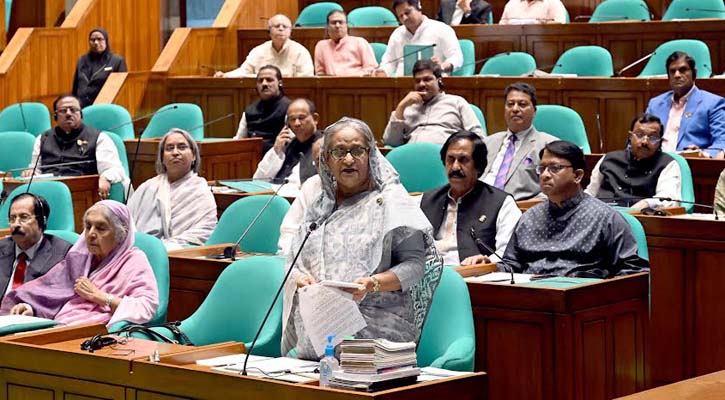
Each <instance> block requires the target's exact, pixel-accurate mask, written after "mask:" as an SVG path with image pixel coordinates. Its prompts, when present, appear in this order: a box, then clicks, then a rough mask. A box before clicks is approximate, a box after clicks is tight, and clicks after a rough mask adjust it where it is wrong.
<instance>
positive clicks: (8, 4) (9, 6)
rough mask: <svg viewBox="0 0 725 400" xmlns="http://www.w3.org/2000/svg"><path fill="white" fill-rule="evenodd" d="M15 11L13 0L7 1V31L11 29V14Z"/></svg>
mask: <svg viewBox="0 0 725 400" xmlns="http://www.w3.org/2000/svg"><path fill="white" fill-rule="evenodd" d="M12 9H13V0H5V31H6V32H7V30H8V29H10V13H11V11H12Z"/></svg>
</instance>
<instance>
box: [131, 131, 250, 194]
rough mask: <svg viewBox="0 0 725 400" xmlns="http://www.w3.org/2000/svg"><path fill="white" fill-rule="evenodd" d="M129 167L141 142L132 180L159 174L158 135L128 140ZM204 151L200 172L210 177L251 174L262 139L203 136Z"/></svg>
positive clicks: (200, 143) (215, 178)
mask: <svg viewBox="0 0 725 400" xmlns="http://www.w3.org/2000/svg"><path fill="white" fill-rule="evenodd" d="M124 143H125V145H126V155H127V157H128V165H129V168H130V167H131V165H132V164H133V162H134V161H133V160H134V159H135V157H134V155H135V153H136V145H137V143H139V145H138V159H137V160H138V161H137V162H136V166H135V168H134V172H133V177H132V179H131V181H132V182H133V185H134V187H138V186H139V185H140V184H142V183H143V182H145V181H146V180H147V179H149V178H153V177H154V176H156V157H157V154H158V147H159V140H158V139H141V141H140V142H138V140H137V139H134V140H125V141H124ZM197 143H198V145H199V152H200V153H201V171H200V173H199V175H200V176H203V177H204V178H206V179H207V180H218V179H242V178H251V177H252V175H253V174H254V171H255V170H256V169H257V163H259V161H260V160H261V159H262V139H260V138H249V139H241V140H234V139H226V140H212V141H208V140H203V141H201V142H197Z"/></svg>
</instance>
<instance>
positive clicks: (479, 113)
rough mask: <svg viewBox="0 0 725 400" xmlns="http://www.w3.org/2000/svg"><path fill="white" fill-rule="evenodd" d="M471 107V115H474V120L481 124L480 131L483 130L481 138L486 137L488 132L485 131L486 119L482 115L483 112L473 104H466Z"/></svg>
mask: <svg viewBox="0 0 725 400" xmlns="http://www.w3.org/2000/svg"><path fill="white" fill-rule="evenodd" d="M468 104H470V105H471V108H472V109H473V113H474V114H476V118H477V119H478V122H479V123H480V124H481V129H483V136H488V130H486V117H485V116H484V115H483V111H482V110H481V109H480V108H479V107H478V106H477V105H475V104H473V103H468Z"/></svg>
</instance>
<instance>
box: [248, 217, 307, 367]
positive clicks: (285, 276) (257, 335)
mask: <svg viewBox="0 0 725 400" xmlns="http://www.w3.org/2000/svg"><path fill="white" fill-rule="evenodd" d="M317 227H318V224H317V222H312V223H311V224H310V226H309V228H307V233H306V234H305V237H304V238H303V239H302V244H300V247H299V249H297V254H295V258H294V259H292V264H290V266H289V269H288V270H287V273H286V274H285V275H284V278H283V279H282V283H280V285H279V289H277V294H275V295H274V299H273V300H272V304H270V306H269V309H268V310H267V314H266V315H265V316H264V319H263V320H262V323H261V324H260V325H259V330H257V334H256V335H254V340H252V345H251V346H249V349H246V353H247V355H246V357H244V366H243V367H242V375H245V376H246V375H247V361H249V355H250V354H252V350H253V349H254V345H256V344H257V339H259V335H260V334H261V333H262V329H263V328H264V324H265V323H267V318H269V314H271V313H272V309H273V308H274V304H275V303H276V302H277V299H278V298H279V294H280V293H282V289H284V284H285V283H286V282H287V279H288V278H289V276H290V274H291V273H292V268H293V267H294V266H295V263H296V262H297V259H298V258H299V256H300V253H302V249H303V248H304V247H305V243H307V238H309V237H310V234H311V233H312V232H314V230H315V229H317ZM283 323H284V322H283Z"/></svg>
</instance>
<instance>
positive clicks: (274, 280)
mask: <svg viewBox="0 0 725 400" xmlns="http://www.w3.org/2000/svg"><path fill="white" fill-rule="evenodd" d="M283 277H284V260H283V258H282V257H278V256H257V257H246V258H243V259H241V260H237V261H235V262H233V263H232V264H230V265H229V266H228V267H226V269H224V271H223V272H222V273H221V275H219V278H217V280H216V282H215V283H214V287H212V288H211V291H210V292H209V295H208V296H207V297H206V299H205V300H204V302H203V303H201V305H200V306H199V308H198V309H197V310H196V311H195V312H194V314H192V315H191V316H190V317H189V318H187V319H185V320H184V321H183V322H182V323H181V325H180V326H179V329H181V331H183V332H184V333H185V334H186V335H187V336H188V337H189V339H190V340H191V341H192V342H193V343H194V344H195V345H206V344H213V343H221V342H229V341H238V342H244V345H245V346H246V347H247V348H249V346H250V345H251V344H252V340H253V339H254V335H255V334H256V333H257V330H258V329H259V327H260V325H261V324H262V320H263V319H264V315H265V314H266V312H267V309H268V308H269V307H270V306H271V305H272V300H273V299H274V295H275V293H276V292H277V289H278V288H279V286H280V284H282V278H283ZM281 339H282V297H281V296H280V298H279V299H277V301H276V302H275V303H274V308H273V309H272V313H271V314H270V316H269V319H268V320H267V322H266V323H265V324H264V329H263V330H262V333H261V334H260V335H259V339H257V343H256V345H255V347H254V350H253V351H252V354H258V355H264V356H269V357H279V355H280V342H281Z"/></svg>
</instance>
